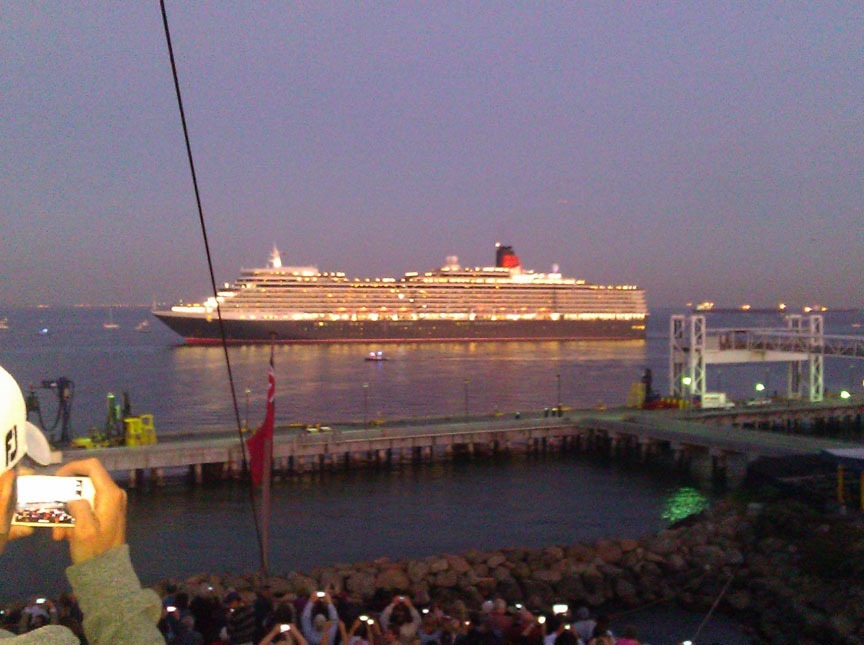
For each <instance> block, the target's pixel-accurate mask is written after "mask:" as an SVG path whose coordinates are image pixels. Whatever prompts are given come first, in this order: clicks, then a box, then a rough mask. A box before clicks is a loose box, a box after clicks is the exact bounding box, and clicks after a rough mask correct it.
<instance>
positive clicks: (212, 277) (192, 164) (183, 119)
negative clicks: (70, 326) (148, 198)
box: [159, 0, 267, 568]
mask: <svg viewBox="0 0 864 645" xmlns="http://www.w3.org/2000/svg"><path fill="white" fill-rule="evenodd" d="M159 6H160V8H161V10H162V24H163V26H164V27H165V41H166V43H167V45H168V56H169V58H170V60H171V75H172V77H173V78H174V90H175V91H176V94H177V107H178V109H179V110H180V121H181V123H182V124H183V139H184V140H185V142H186V156H187V158H188V161H189V170H190V172H191V174H192V185H193V187H194V189H195V203H196V205H197V207H198V221H199V224H200V226H201V236H202V237H203V239H204V250H205V253H206V255H207V268H208V269H209V271H210V286H211V288H212V291H213V299H214V300H215V302H216V316H217V319H218V322H219V335H220V338H221V339H222V351H223V353H224V354H225V365H226V367H227V370H228V383H229V385H230V387H231V399H232V402H233V405H234V418H235V421H236V424H237V435H238V438H239V440H240V448H241V449H240V454H241V455H242V460H243V472H245V473H248V472H249V468H248V462H247V459H246V443H245V441H244V439H243V429H242V425H241V423H240V406H239V405H238V403H237V390H236V388H235V386H234V375H233V373H232V371H231V358H230V356H229V354H228V341H227V337H226V334H225V323H224V321H223V320H222V307H221V305H220V304H219V297H218V295H219V294H218V289H217V288H216V275H215V273H214V271H213V259H212V255H211V253H210V243H209V241H208V239H207V226H206V224H205V222H204V209H203V208H202V206H201V192H200V191H199V189H198V176H197V175H196V173H195V160H194V159H193V156H192V145H191V143H190V139H189V128H188V127H187V125H186V112H185V110H184V109H183V98H182V96H181V93H180V80H179V76H178V74H177V64H176V62H175V59H174V47H173V46H172V44H171V31H170V29H169V28H168V13H167V12H166V10H165V0H159ZM249 502H250V504H251V506H252V515H253V517H254V521H255V535H256V538H257V541H258V555H259V558H260V562H261V566H262V568H264V567H265V566H266V565H265V563H266V561H267V560H266V556H265V553H264V540H263V537H262V535H261V526H260V523H259V518H258V512H257V505H256V503H255V489H254V487H253V486H251V485H250V486H249Z"/></svg>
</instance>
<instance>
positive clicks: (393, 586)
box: [375, 566, 411, 591]
mask: <svg viewBox="0 0 864 645" xmlns="http://www.w3.org/2000/svg"><path fill="white" fill-rule="evenodd" d="M375 586H376V587H378V588H380V589H389V590H391V591H404V590H405V589H408V588H410V587H411V579H410V578H409V577H408V574H407V573H405V571H404V570H402V569H401V568H400V567H395V566H388V567H387V568H385V569H382V570H381V572H380V573H379V574H378V576H377V577H376V579H375Z"/></svg>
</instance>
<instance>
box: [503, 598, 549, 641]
mask: <svg viewBox="0 0 864 645" xmlns="http://www.w3.org/2000/svg"><path fill="white" fill-rule="evenodd" d="M544 620H545V618H544ZM545 636H546V631H545V629H544V623H541V622H539V621H538V620H537V617H535V616H534V614H532V613H531V612H530V611H529V610H528V608H527V607H524V606H521V605H520V606H517V607H516V616H515V618H514V620H513V624H512V625H510V629H509V630H508V631H507V633H506V634H505V635H504V639H505V640H506V641H507V642H508V643H515V644H516V645H542V643H543V638H544V637H545Z"/></svg>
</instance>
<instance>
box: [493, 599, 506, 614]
mask: <svg viewBox="0 0 864 645" xmlns="http://www.w3.org/2000/svg"><path fill="white" fill-rule="evenodd" d="M492 612H493V613H496V614H505V613H507V601H506V600H504V599H503V598H496V599H495V600H494V602H493V603H492Z"/></svg>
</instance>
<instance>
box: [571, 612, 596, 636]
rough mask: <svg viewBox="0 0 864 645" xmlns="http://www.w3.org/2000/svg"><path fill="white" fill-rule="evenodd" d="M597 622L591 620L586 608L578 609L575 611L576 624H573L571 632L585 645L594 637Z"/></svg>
mask: <svg viewBox="0 0 864 645" xmlns="http://www.w3.org/2000/svg"><path fill="white" fill-rule="evenodd" d="M596 625H597V621H596V620H594V619H593V618H591V611H590V610H589V609H588V607H579V609H577V610H576V622H575V623H573V631H574V632H576V635H577V636H578V637H579V638H580V639H581V640H582V642H584V643H587V642H588V641H589V640H591V637H592V636H593V635H594V627H595V626H596Z"/></svg>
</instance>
